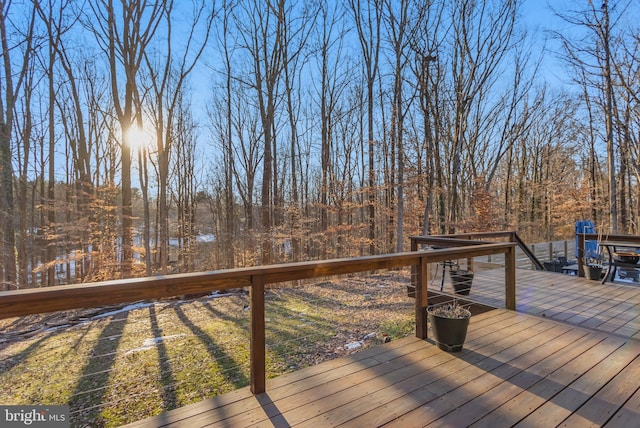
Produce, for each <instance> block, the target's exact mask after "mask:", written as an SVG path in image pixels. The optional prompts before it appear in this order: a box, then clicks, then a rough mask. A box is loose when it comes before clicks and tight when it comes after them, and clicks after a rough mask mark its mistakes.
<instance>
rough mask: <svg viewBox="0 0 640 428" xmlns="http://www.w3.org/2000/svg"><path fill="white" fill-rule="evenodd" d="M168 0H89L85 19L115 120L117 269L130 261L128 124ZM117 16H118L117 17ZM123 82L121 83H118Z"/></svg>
mask: <svg viewBox="0 0 640 428" xmlns="http://www.w3.org/2000/svg"><path fill="white" fill-rule="evenodd" d="M168 1H170V0H160V1H157V2H153V3H148V2H130V1H127V0H91V1H90V2H89V9H90V13H89V16H87V20H86V25H87V26H88V27H89V28H90V30H91V31H92V32H93V34H94V35H95V37H96V40H97V42H98V44H99V45H100V47H101V49H102V50H103V52H104V53H105V55H106V58H107V61H108V64H109V65H108V67H109V71H110V79H111V80H110V81H111V95H112V99H113V105H114V109H115V112H116V115H117V118H118V122H119V124H120V133H121V134H120V136H121V138H120V141H121V159H122V162H121V165H120V166H121V175H122V216H121V219H122V229H121V235H122V236H121V240H122V263H123V265H122V273H123V276H125V277H129V276H131V273H132V267H133V250H132V244H133V210H132V203H131V201H132V199H131V147H130V146H129V145H128V144H125V139H126V138H125V136H126V135H127V132H128V131H129V129H130V128H131V127H132V126H134V125H136V124H140V123H141V122H142V95H141V93H140V91H139V82H138V80H137V76H138V71H139V70H140V66H141V63H142V61H143V58H144V54H145V51H146V49H147V47H148V46H149V43H151V40H153V38H154V35H155V33H156V30H157V29H158V26H159V25H160V23H161V22H162V18H163V16H164V14H165V12H166V8H167V4H168ZM116 17H117V18H116ZM123 86H124V88H123Z"/></svg>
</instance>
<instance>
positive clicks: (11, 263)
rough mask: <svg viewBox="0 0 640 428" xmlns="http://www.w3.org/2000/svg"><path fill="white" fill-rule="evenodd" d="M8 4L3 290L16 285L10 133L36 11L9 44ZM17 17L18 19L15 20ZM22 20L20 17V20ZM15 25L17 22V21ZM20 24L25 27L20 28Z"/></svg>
mask: <svg viewBox="0 0 640 428" xmlns="http://www.w3.org/2000/svg"><path fill="white" fill-rule="evenodd" d="M11 4H12V2H11V1H0V43H1V47H2V68H1V69H0V77H1V79H0V95H1V96H0V207H1V208H0V223H1V225H2V226H1V228H0V234H1V235H0V241H1V243H2V248H1V251H2V269H3V272H2V283H3V289H13V288H15V287H16V286H17V280H18V278H17V275H16V256H15V254H16V253H15V245H16V239H15V229H14V221H15V217H14V212H15V211H14V210H15V204H14V192H13V176H14V172H13V163H12V154H13V152H12V144H11V141H12V133H13V124H14V119H15V113H16V112H15V108H16V103H17V101H18V100H19V99H20V93H21V90H22V89H23V85H24V84H25V80H26V78H27V76H28V73H29V70H30V68H31V67H32V62H33V58H34V49H33V45H34V26H35V21H36V8H35V6H32V7H31V8H30V10H28V15H27V16H26V17H24V21H23V22H21V23H19V24H18V25H20V26H21V28H24V30H21V31H22V39H21V40H18V41H15V43H16V44H15V45H10V44H9V42H10V40H12V39H10V37H9V32H11V31H13V29H12V28H11V21H12V20H11V19H10V18H9V13H10V8H11ZM14 18H17V17H14ZM21 18H23V17H21ZM16 22H19V20H17V19H16ZM22 24H24V26H23V27H22Z"/></svg>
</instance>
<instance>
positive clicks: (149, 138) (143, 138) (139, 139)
mask: <svg viewBox="0 0 640 428" xmlns="http://www.w3.org/2000/svg"><path fill="white" fill-rule="evenodd" d="M124 142H125V144H127V145H128V146H129V148H130V149H131V151H138V150H148V149H149V148H151V145H152V144H153V134H152V133H151V132H148V131H147V130H146V129H144V128H142V127H139V126H132V127H131V128H129V129H128V130H127V131H126V132H125V133H124Z"/></svg>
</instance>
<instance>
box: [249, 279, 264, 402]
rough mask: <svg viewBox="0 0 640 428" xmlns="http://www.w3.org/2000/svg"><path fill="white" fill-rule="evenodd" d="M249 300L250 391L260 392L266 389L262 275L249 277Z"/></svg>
mask: <svg viewBox="0 0 640 428" xmlns="http://www.w3.org/2000/svg"><path fill="white" fill-rule="evenodd" d="M249 300H250V302H251V323H250V326H251V327H250V328H251V345H250V347H249V352H250V358H251V386H250V388H251V392H252V393H253V394H261V393H263V392H265V390H266V379H267V375H266V358H265V346H266V343H265V317H264V278H263V277H262V275H254V276H252V277H251V288H250V289H249Z"/></svg>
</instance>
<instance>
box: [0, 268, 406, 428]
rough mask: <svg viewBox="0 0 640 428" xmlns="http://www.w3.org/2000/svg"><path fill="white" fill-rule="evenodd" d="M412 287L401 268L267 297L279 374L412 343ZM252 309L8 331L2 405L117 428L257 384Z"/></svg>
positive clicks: (195, 305) (62, 320)
mask: <svg viewBox="0 0 640 428" xmlns="http://www.w3.org/2000/svg"><path fill="white" fill-rule="evenodd" d="M408 282H409V271H408V270H399V271H390V272H385V273H379V274H373V275H363V276H351V277H343V278H335V279H332V280H330V281H324V282H317V283H313V284H306V285H304V284H299V283H296V284H286V285H284V286H282V287H279V288H277V289H270V290H268V291H267V294H266V317H267V338H266V340H267V373H268V376H269V377H275V376H278V375H280V374H282V373H286V372H289V371H294V370H297V369H300V368H302V367H307V366H309V365H313V364H318V363H320V362H323V361H327V360H330V359H332V358H336V357H339V356H342V355H345V354H349V353H353V352H357V351H359V350H362V349H365V348H367V347H370V346H375V345H377V344H380V343H382V342H384V341H388V340H393V339H395V338H399V337H403V336H406V335H409V334H413V331H414V319H413V300H412V299H410V298H408V297H407V295H406V285H407V283H408ZM248 303H249V302H248V294H247V293H246V292H245V291H244V290H238V291H237V292H234V293H229V294H226V295H215V296H207V297H202V298H198V299H192V300H169V301H161V302H139V303H138V304H136V305H129V306H127V307H125V308H121V307H110V308H100V309H93V310H83V311H74V312H65V313H57V314H49V315H41V316H33V317H23V318H16V319H10V320H4V321H0V384H1V385H2V388H1V389H0V403H2V404H69V405H70V408H71V416H72V424H73V425H74V426H87V425H91V426H118V425H121V424H124V423H127V422H132V421H135V420H139V419H142V418H145V417H148V416H152V415H156V414H159V413H162V412H164V411H166V410H169V409H173V408H176V407H180V406H184V405H186V404H189V403H193V402H197V401H200V400H202V399H204V398H207V397H211V396H214V395H217V394H222V393H225V392H228V391H231V390H234V389H237V388H240V387H243V386H246V385H247V384H248V382H249V371H248V367H249V358H248V355H249V336H248V327H249V311H248ZM123 309H124V310H123Z"/></svg>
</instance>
